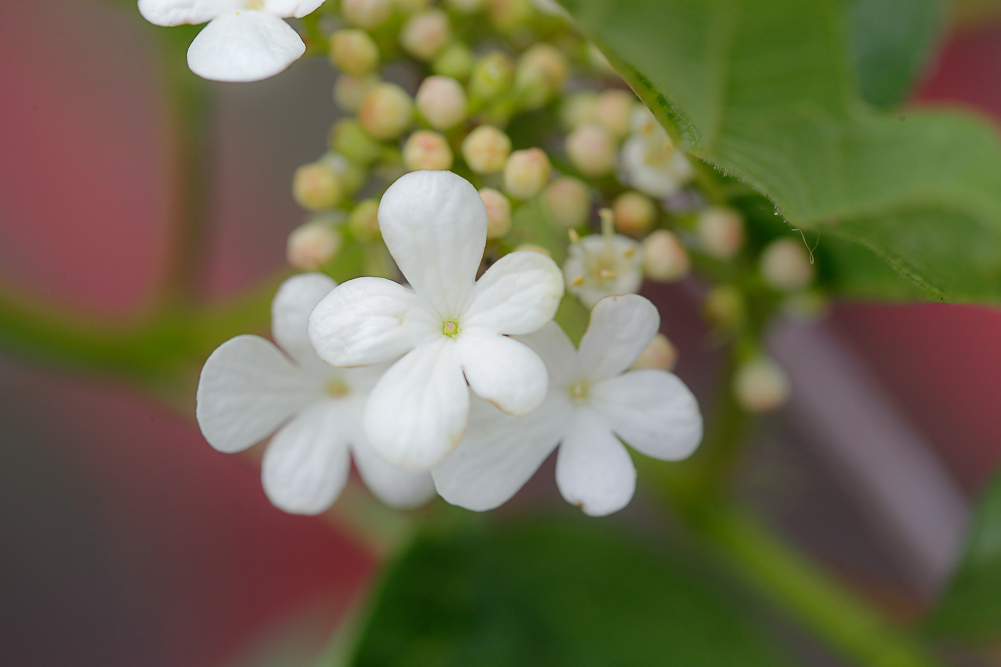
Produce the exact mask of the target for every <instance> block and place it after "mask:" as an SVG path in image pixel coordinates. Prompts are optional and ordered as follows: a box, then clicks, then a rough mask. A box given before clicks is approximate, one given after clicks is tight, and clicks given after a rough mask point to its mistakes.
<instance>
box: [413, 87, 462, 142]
mask: <svg viewBox="0 0 1001 667" xmlns="http://www.w3.org/2000/svg"><path fill="white" fill-rule="evenodd" d="M468 109H469V103H468V102H467V101H466V91H464V90H463V89H462V84H460V83H459V82H458V81H456V80H455V79H450V78H448V77H447V76H429V77H428V78H426V79H424V81H423V83H421V87H420V88H418V89H417V110H418V111H420V112H421V114H422V115H423V116H424V118H425V119H427V122H428V124H430V125H431V127H433V128H435V129H436V130H447V129H449V128H451V127H455V126H456V125H458V124H459V123H461V122H462V121H464V120H466V113H467V111H468Z"/></svg>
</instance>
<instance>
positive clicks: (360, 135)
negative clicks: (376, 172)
mask: <svg viewBox="0 0 1001 667" xmlns="http://www.w3.org/2000/svg"><path fill="white" fill-rule="evenodd" d="M330 147H331V148H333V149H334V150H335V151H337V152H338V153H340V154H341V155H343V156H344V157H346V158H348V159H349V160H352V161H354V162H357V163H358V164H361V165H368V164H371V163H372V161H374V160H375V159H376V158H378V157H379V154H380V153H381V151H382V147H381V146H380V145H379V142H377V141H375V140H374V139H373V138H372V137H371V136H369V134H368V132H366V131H365V128H363V127H362V124H361V123H359V122H358V121H356V120H353V119H344V120H340V121H337V123H336V124H334V127H333V128H332V129H331V131H330Z"/></svg>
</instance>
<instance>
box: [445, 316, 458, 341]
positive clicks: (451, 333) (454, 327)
mask: <svg viewBox="0 0 1001 667" xmlns="http://www.w3.org/2000/svg"><path fill="white" fill-rule="evenodd" d="M441 332H442V333H443V334H445V335H446V336H448V337H449V338H455V336H456V334H458V333H459V323H458V322H456V321H455V320H449V321H448V322H445V323H444V324H442V325H441Z"/></svg>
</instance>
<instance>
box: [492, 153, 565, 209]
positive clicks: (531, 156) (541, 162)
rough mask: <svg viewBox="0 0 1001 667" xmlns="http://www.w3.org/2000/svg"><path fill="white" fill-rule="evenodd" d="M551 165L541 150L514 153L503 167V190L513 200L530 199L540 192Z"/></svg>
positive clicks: (544, 184)
mask: <svg viewBox="0 0 1001 667" xmlns="http://www.w3.org/2000/svg"><path fill="white" fill-rule="evenodd" d="M552 173H553V165H551V164H550V163H549V156H548V155H546V152H545V151H543V150H542V149H541V148H529V149H528V150H523V151H515V152H514V153H511V157H509V158H508V159H507V164H506V165H504V189H506V190H507V192H508V194H510V195H511V196H512V197H514V198H515V199H531V198H532V197H534V196H535V195H537V194H539V193H540V192H542V188H544V187H546V183H548V182H549V177H550V176H551V175H552Z"/></svg>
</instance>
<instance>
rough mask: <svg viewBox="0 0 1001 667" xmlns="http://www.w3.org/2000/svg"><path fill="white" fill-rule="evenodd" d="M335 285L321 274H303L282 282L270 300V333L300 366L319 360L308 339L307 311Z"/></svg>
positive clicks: (335, 285) (318, 361)
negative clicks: (272, 299)
mask: <svg viewBox="0 0 1001 667" xmlns="http://www.w3.org/2000/svg"><path fill="white" fill-rule="evenodd" d="M335 287H337V283H335V282H334V281H333V280H332V279H331V278H329V277H328V276H326V275H324V274H322V273H302V274H299V275H297V276H292V277H291V278H289V279H288V280H286V281H285V282H283V283H282V285H281V287H279V288H278V293H277V294H275V299H274V301H272V302H271V336H272V337H273V338H274V339H275V342H276V343H278V346H279V347H281V348H282V349H283V350H285V353H286V354H288V355H289V356H290V357H292V358H293V359H295V360H296V361H298V362H299V364H300V365H307V364H308V365H314V364H317V363H322V362H320V360H319V359H318V358H317V356H316V351H315V350H314V349H313V345H312V344H311V343H310V342H309V336H308V335H307V332H306V326H307V324H308V322H309V312H310V311H311V310H313V307H314V306H316V304H318V303H319V302H320V299H322V298H323V297H325V296H327V294H329V293H330V290H332V289H334V288H335Z"/></svg>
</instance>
